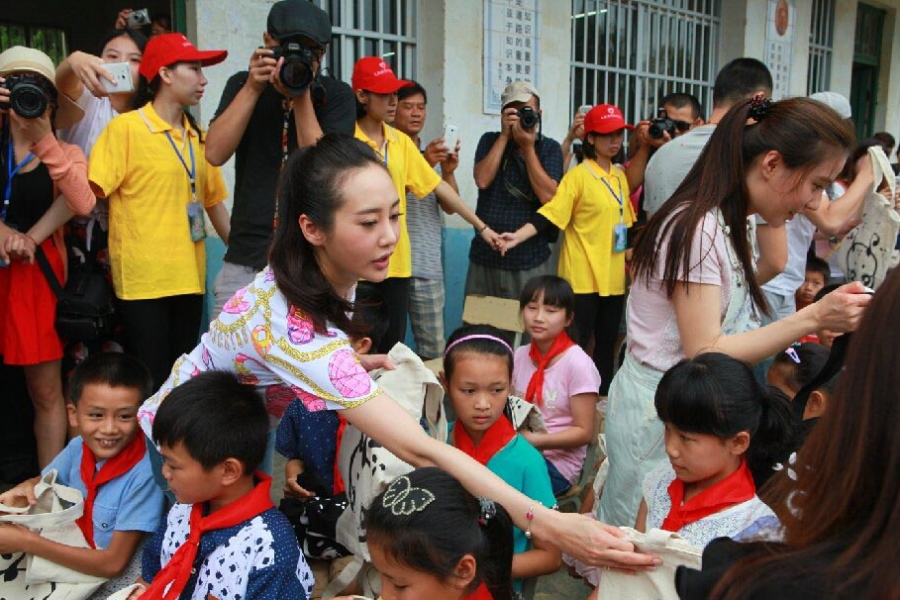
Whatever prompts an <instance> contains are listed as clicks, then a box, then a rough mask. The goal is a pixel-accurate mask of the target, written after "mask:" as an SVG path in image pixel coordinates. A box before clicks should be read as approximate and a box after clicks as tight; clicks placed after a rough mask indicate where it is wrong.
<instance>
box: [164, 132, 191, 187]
mask: <svg viewBox="0 0 900 600" xmlns="http://www.w3.org/2000/svg"><path fill="white" fill-rule="evenodd" d="M190 136H191V134H190V133H189V132H188V130H187V129H185V130H184V139H185V140H187V146H188V150H189V151H190V154H191V167H190V168H188V166H187V163H186V162H185V161H184V156H183V155H182V154H181V152H179V151H178V146H176V145H175V140H173V139H172V136H171V134H169V132H168V131H167V132H166V137H167V138H168V139H169V143H170V144H172V150H174V151H175V156H177V157H178V160H180V161H181V166H183V167H184V170H185V171H186V172H187V174H188V178H189V179H190V180H191V202H196V201H197V164H196V163H195V162H194V145H193V144H192V143H191V137H190Z"/></svg>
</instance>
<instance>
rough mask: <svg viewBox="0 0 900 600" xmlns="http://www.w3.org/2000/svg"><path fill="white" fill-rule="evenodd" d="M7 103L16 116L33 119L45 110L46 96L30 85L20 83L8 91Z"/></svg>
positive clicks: (36, 87) (39, 89)
mask: <svg viewBox="0 0 900 600" xmlns="http://www.w3.org/2000/svg"><path fill="white" fill-rule="evenodd" d="M9 103H10V105H11V106H12V109H13V110H14V111H16V114H17V115H19V116H20V117H22V118H25V119H35V118H37V117H40V116H41V115H42V114H44V111H45V110H47V96H46V95H44V92H43V90H41V88H39V87H38V86H36V85H34V84H32V83H20V84H18V85H16V86H14V87H13V89H12V90H10V98H9Z"/></svg>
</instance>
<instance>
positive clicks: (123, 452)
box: [0, 353, 163, 597]
mask: <svg viewBox="0 0 900 600" xmlns="http://www.w3.org/2000/svg"><path fill="white" fill-rule="evenodd" d="M69 389H70V398H71V404H69V405H68V406H67V408H68V412H69V424H70V425H71V426H72V427H75V428H77V429H78V431H79V432H80V433H81V435H80V436H78V437H76V438H74V439H73V440H72V441H71V442H69V444H68V445H67V446H66V447H65V449H63V451H62V452H61V453H60V454H58V455H57V456H56V458H55V459H53V461H52V462H51V463H50V464H49V465H47V467H46V468H45V469H44V471H43V473H42V476H45V475H47V474H48V473H49V472H50V471H53V470H55V471H56V472H57V477H56V481H57V482H58V483H61V484H63V485H67V486H70V487H73V488H76V489H77V490H79V491H80V492H81V493H82V494H83V495H84V499H85V502H84V514H83V515H82V517H81V518H80V519H79V520H78V526H79V528H80V529H81V531H82V532H83V533H84V537H85V540H86V541H87V542H88V544H89V546H90V547H89V548H76V547H73V546H66V545H64V544H60V543H58V542H54V541H50V540H48V539H45V538H42V537H41V536H40V534H39V533H36V532H34V531H31V530H29V529H25V528H24V527H19V526H18V525H10V524H6V525H4V526H3V527H0V548H2V549H3V552H27V553H28V554H32V555H34V556H40V557H41V558H44V559H47V560H49V561H52V562H54V563H57V564H59V565H63V566H65V567H68V568H70V569H73V570H75V571H80V572H82V573H86V574H88V575H94V576H97V577H105V578H109V579H114V578H120V582H124V581H126V580H127V583H132V582H133V581H134V580H135V578H136V577H137V576H138V574H139V570H138V566H139V559H138V558H137V557H136V555H137V554H138V548H139V546H140V544H141V542H142V541H143V539H144V537H145V536H146V534H148V533H152V532H154V531H156V529H157V528H158V527H159V523H160V519H161V517H162V512H163V494H162V491H161V490H160V489H159V487H158V486H157V485H156V483H154V481H153V474H152V472H151V467H150V459H149V457H148V455H147V451H146V445H145V438H144V434H143V433H141V430H140V428H139V427H138V423H137V411H138V408H139V407H140V405H141V402H143V400H144V399H145V398H147V397H149V396H150V394H151V393H152V392H153V389H152V381H151V378H150V372H149V371H148V370H147V368H146V367H144V365H143V364H141V363H140V361H138V360H137V359H136V358H133V357H131V356H127V355H125V354H119V353H102V354H95V355H93V356H90V357H89V358H87V359H86V360H85V361H84V362H83V363H81V365H79V366H78V368H77V369H76V370H75V372H74V373H73V375H72V379H71V382H70V388H69ZM40 480H41V477H35V478H33V479H29V480H27V481H25V482H23V483H21V484H19V485H18V486H17V487H15V488H13V489H11V490H9V491H8V492H6V493H5V494H2V495H0V503H3V504H5V505H7V506H18V507H24V506H27V505H34V504H36V502H37V500H36V498H35V495H34V487H35V485H36V484H37V483H38V482H39V481H40ZM133 558H134V559H135V560H134V563H133V567H132V569H128V567H129V565H131V564H132V559H133ZM127 571H133V572H127ZM119 587H124V583H122V584H121V585H116V581H113V582H110V583H108V584H106V586H105V587H104V588H102V589H103V590H104V591H105V592H108V593H112V592H113V591H116V589H118V588H119ZM103 597H105V596H103Z"/></svg>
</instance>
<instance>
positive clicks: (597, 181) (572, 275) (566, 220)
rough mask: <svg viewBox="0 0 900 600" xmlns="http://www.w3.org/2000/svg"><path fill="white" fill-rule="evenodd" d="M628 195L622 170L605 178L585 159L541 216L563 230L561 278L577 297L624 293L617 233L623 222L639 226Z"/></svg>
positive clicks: (623, 269)
mask: <svg viewBox="0 0 900 600" xmlns="http://www.w3.org/2000/svg"><path fill="white" fill-rule="evenodd" d="M604 182H605V183H604ZM607 184H608V185H609V187H611V188H612V191H610V189H609V188H608V187H607ZM629 195H630V191H629V189H628V180H627V179H625V173H624V172H623V171H622V170H621V169H620V168H618V167H616V166H613V167H612V171H611V172H609V173H607V172H606V171H604V170H603V169H602V168H600V165H598V164H597V163H596V162H595V161H593V160H590V159H585V161H584V162H583V163H582V164H580V165H578V166H577V167H575V168H574V169H572V170H571V171H569V172H568V173H566V175H565V177H563V179H562V181H560V182H559V187H558V188H557V190H556V195H555V196H553V198H551V199H550V201H549V202H547V204H545V205H544V206H542V207H541V208H540V209H539V210H538V212H539V213H540V214H541V215H543V216H544V217H546V218H547V220H548V221H550V222H551V223H553V224H554V225H556V226H557V227H559V228H560V229H563V230H565V234H566V235H565V238H564V241H563V246H562V250H561V251H560V254H559V276H560V277H562V278H564V279H566V280H568V281H569V283H571V284H572V289H573V290H574V291H575V293H576V294H599V295H601V296H618V295H621V294H624V293H625V253H624V252H613V230H614V228H615V225H616V223H619V222H620V220H621V222H624V223H625V225H626V226H628V227H631V225H632V223H634V221H635V216H634V208H633V207H632V205H631V200H630V199H629V197H628V196H629ZM616 196H618V197H619V199H620V200H621V204H620V202H619V201H618V200H616ZM620 207H621V217H620Z"/></svg>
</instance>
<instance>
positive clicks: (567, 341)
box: [525, 330, 575, 406]
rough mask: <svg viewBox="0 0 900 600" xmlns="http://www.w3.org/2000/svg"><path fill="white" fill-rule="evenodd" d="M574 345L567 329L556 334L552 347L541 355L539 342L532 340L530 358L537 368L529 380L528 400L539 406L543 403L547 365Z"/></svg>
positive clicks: (526, 395) (526, 394) (526, 396)
mask: <svg viewBox="0 0 900 600" xmlns="http://www.w3.org/2000/svg"><path fill="white" fill-rule="evenodd" d="M574 345H575V342H573V341H572V338H570V337H569V334H568V333H566V332H565V330H564V331H562V332H561V333H560V334H559V335H558V336H556V339H555V340H553V343H552V344H550V349H549V350H547V354H544V355H541V351H540V350H538V347H537V344H535V343H534V342H533V341H532V342H531V349H530V350H529V351H528V358H530V359H531V360H532V361H534V364H535V365H537V370H536V371H535V372H534V375H532V376H531V381H529V382H528V391H526V392H525V399H526V400H528V401H529V402H531V403H532V404H536V405H538V406H541V405H542V404H543V402H544V370H545V369H546V368H547V365H549V364H550V361H551V360H553V359H554V358H556V357H557V356H559V355H560V354H562V353H563V352H565V351H566V350H568V349H569V348H571V347H572V346H574Z"/></svg>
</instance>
